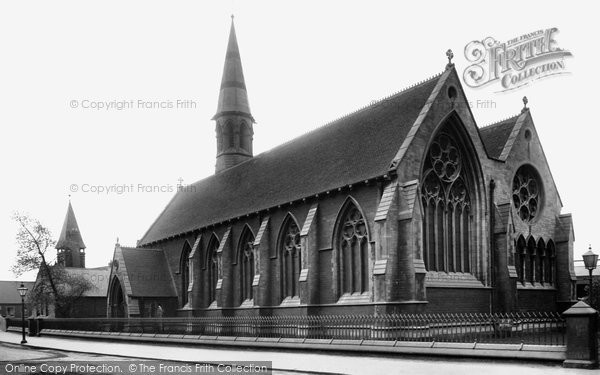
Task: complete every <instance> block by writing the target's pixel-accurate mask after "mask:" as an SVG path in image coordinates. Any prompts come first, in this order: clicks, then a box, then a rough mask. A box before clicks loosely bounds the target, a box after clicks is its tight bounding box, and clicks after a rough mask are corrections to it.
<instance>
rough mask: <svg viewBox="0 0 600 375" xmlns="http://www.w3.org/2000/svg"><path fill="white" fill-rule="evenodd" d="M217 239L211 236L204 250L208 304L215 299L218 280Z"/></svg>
mask: <svg viewBox="0 0 600 375" xmlns="http://www.w3.org/2000/svg"><path fill="white" fill-rule="evenodd" d="M218 249H219V240H218V239H217V238H216V237H215V236H213V237H212V238H211V240H210V242H209V243H208V248H207V250H206V270H207V273H208V283H207V284H208V293H207V297H208V304H209V305H210V304H211V303H213V302H214V301H216V300H217V283H218V281H219V272H220V270H219V255H218V254H217V250H218Z"/></svg>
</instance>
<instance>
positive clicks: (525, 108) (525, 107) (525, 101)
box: [521, 96, 529, 113]
mask: <svg viewBox="0 0 600 375" xmlns="http://www.w3.org/2000/svg"><path fill="white" fill-rule="evenodd" d="M527 103H529V100H527V97H526V96H524V97H523V109H522V110H521V113H523V112H525V111H528V110H529V108H527Z"/></svg>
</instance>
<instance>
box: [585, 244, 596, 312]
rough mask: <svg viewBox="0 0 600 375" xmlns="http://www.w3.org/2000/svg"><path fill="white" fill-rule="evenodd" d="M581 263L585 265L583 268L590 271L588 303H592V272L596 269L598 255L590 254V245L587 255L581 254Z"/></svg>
mask: <svg viewBox="0 0 600 375" xmlns="http://www.w3.org/2000/svg"><path fill="white" fill-rule="evenodd" d="M583 263H584V264H585V268H587V269H588V270H589V271H590V290H589V295H590V296H589V301H588V303H592V271H593V270H594V269H595V268H596V264H597V263H598V254H594V253H593V252H592V245H590V248H589V250H588V251H587V253H585V254H583Z"/></svg>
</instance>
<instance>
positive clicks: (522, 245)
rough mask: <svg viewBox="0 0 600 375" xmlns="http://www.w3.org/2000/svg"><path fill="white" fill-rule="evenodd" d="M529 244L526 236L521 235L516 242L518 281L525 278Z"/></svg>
mask: <svg viewBox="0 0 600 375" xmlns="http://www.w3.org/2000/svg"><path fill="white" fill-rule="evenodd" d="M526 248H527V244H526V242H525V238H523V236H520V237H519V239H518V240H517V243H516V257H515V267H516V269H517V281H518V282H520V283H522V282H523V281H524V280H525V263H526V253H527V250H526Z"/></svg>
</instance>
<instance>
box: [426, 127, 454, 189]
mask: <svg viewBox="0 0 600 375" xmlns="http://www.w3.org/2000/svg"><path fill="white" fill-rule="evenodd" d="M429 157H430V158H431V164H432V165H433V170H434V171H435V174H437V175H438V177H439V178H440V179H442V180H443V181H446V182H452V181H454V180H455V179H456V177H458V175H459V174H460V165H461V163H460V153H459V152H458V149H457V148H456V146H455V145H454V143H453V142H452V141H451V140H450V138H449V137H448V136H447V135H445V134H442V135H440V136H439V137H438V138H437V139H436V140H435V141H434V142H433V143H432V144H431V148H430V149H429Z"/></svg>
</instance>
